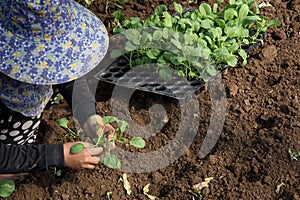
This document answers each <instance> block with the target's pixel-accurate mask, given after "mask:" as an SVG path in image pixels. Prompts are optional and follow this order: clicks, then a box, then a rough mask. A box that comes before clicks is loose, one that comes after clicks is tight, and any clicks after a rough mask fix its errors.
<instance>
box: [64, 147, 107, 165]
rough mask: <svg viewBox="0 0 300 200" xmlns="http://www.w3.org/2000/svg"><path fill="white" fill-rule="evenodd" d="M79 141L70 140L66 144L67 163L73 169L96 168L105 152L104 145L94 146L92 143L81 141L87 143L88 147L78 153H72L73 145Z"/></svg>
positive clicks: (65, 155) (65, 156)
mask: <svg viewBox="0 0 300 200" xmlns="http://www.w3.org/2000/svg"><path fill="white" fill-rule="evenodd" d="M76 143H78V142H68V143H65V144H64V158H65V165H66V166H67V167H70V168H72V169H94V168H95V166H96V165H97V164H98V163H99V162H100V156H99V155H100V154H101V153H102V152H103V149H102V147H97V148H95V147H92V144H89V143H85V142H79V143H82V144H84V145H85V147H86V148H84V149H83V151H81V152H79V153H77V154H71V153H70V149H71V147H72V145H74V144H76Z"/></svg>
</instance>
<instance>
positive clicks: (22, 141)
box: [17, 140, 25, 144]
mask: <svg viewBox="0 0 300 200" xmlns="http://www.w3.org/2000/svg"><path fill="white" fill-rule="evenodd" d="M24 142H25V140H20V141H19V142H18V143H17V144H23V143H24Z"/></svg>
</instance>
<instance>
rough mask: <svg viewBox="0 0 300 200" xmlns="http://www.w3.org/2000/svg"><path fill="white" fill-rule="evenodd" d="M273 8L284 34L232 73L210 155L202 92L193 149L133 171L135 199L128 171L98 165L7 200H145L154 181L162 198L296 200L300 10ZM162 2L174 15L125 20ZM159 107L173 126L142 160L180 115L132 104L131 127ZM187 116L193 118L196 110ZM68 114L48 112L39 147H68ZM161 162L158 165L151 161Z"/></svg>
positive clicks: (147, 0) (28, 184) (28, 182)
mask: <svg viewBox="0 0 300 200" xmlns="http://www.w3.org/2000/svg"><path fill="white" fill-rule="evenodd" d="M176 2H181V3H182V4H183V5H184V6H186V7H196V6H197V5H196V4H192V3H191V4H189V3H187V2H188V1H179V0H176ZM209 2H214V1H209ZM266 2H267V1H266ZM270 2H271V4H272V5H273V6H274V7H265V8H262V11H263V12H262V13H263V14H264V15H266V16H268V17H269V18H272V19H278V20H280V22H281V26H280V27H276V28H270V29H269V30H268V31H267V35H268V37H267V39H266V41H265V43H264V45H263V46H262V47H258V48H256V49H255V50H254V51H253V52H252V53H251V54H250V58H249V62H248V64H247V65H246V66H245V67H236V68H232V69H229V70H227V71H225V72H224V73H223V74H222V76H223V81H224V86H225V89H226V94H227V99H226V100H227V109H226V119H225V124H224V128H223V131H222V134H221V136H220V139H219V141H218V143H217V144H216V146H215V147H214V148H213V150H212V151H211V152H210V154H209V155H208V156H206V157H205V158H203V159H200V158H199V157H198V152H199V150H200V148H201V145H202V142H203V139H204V137H205V135H206V131H207V129H208V126H209V123H210V116H211V112H212V111H211V108H210V107H211V102H210V93H209V92H208V91H204V92H202V93H201V94H200V95H199V97H198V102H199V107H200V108H201V112H200V123H199V128H198V132H197V135H196V137H195V139H194V140H193V142H192V144H191V145H190V146H189V148H188V149H187V150H186V151H185V152H184V154H183V155H182V156H181V157H179V158H178V159H177V160H175V161H174V162H172V163H171V164H169V165H168V166H166V167H164V168H161V169H158V170H155V171H152V172H144V173H127V175H128V181H129V182H130V184H131V188H132V194H131V195H130V196H129V195H127V194H126V191H125V189H124V188H123V183H122V182H120V181H119V180H120V177H121V176H122V174H123V172H122V171H117V170H112V169H109V168H107V167H104V166H103V165H100V166H99V167H98V168H97V169H96V170H93V171H91V170H83V171H75V170H70V169H63V171H62V176H61V177H57V176H55V175H54V174H53V172H50V171H49V172H42V173H36V174H32V175H29V176H28V177H27V178H26V179H25V180H24V182H22V183H19V184H18V185H17V187H16V191H15V192H14V193H13V195H12V196H11V197H9V198H7V199H40V200H46V199H49V200H50V199H62V200H68V199H80V200H81V199H101V200H104V199H108V198H107V192H112V199H115V200H116V199H145V200H146V199H148V198H147V197H146V196H145V195H144V194H143V187H144V186H145V185H146V184H148V183H150V184H151V185H150V191H149V193H150V194H152V195H155V196H157V197H158V199H178V200H181V199H191V200H192V199H216V200H217V199H218V200H219V199H230V200H232V199H245V200H249V199H264V200H269V199H276V200H277V199H278V200H279V199H280V200H299V199H300V161H299V159H298V160H293V161H291V159H290V157H289V154H288V149H289V148H290V149H300V114H299V113H300V112H299V111H300V104H299V101H300V99H299V98H300V28H299V24H300V16H299V10H300V2H299V1H295V0H290V1H286V0H275V1H270ZM161 3H164V4H166V5H168V7H169V8H170V10H171V11H172V5H173V1H171V0H161V1H157V0H144V1H140V0H136V1H129V2H128V3H125V4H122V6H123V12H124V13H125V15H126V17H132V16H140V17H143V18H144V17H146V16H148V15H150V14H151V13H152V12H153V8H154V7H155V6H157V5H158V4H161ZM90 9H91V10H92V11H93V12H95V13H96V14H97V15H98V16H99V17H100V18H101V19H102V20H103V21H104V23H105V24H106V25H107V27H108V29H109V30H110V25H111V22H112V18H111V17H110V16H111V13H112V12H113V11H114V10H116V9H117V8H116V7H114V6H111V7H110V8H109V9H108V13H105V11H104V10H105V9H104V3H103V1H101V0H95V2H94V3H93V4H92V5H91V7H90ZM100 86H101V87H100V88H98V89H99V91H100V92H99V96H98V100H99V103H98V109H99V111H100V113H101V114H103V115H111V114H112V111H111V105H112V103H114V105H117V106H118V102H116V101H114V100H112V99H111V98H110V96H111V91H112V87H110V86H108V85H106V84H103V85H101V84H100ZM153 102H154V103H159V104H161V105H163V106H164V108H165V109H166V111H167V115H168V122H167V123H166V124H165V126H164V128H163V129H162V130H161V131H159V133H157V134H156V135H155V137H150V138H148V139H147V147H146V149H144V150H142V151H143V152H150V151H153V150H157V149H159V148H161V147H162V146H164V145H166V144H167V143H168V141H170V140H171V139H172V138H173V137H174V135H175V134H176V131H177V130H178V127H179V125H180V119H181V116H180V109H179V108H178V106H177V104H176V102H171V101H170V100H169V99H165V100H162V99H160V100H159V101H158V97H157V96H155V95H149V94H140V93H137V94H135V96H134V98H133V99H132V100H131V102H130V106H129V107H130V115H131V117H132V118H133V119H134V120H135V121H134V122H136V123H137V124H139V125H145V124H148V123H149V122H150V116H149V110H148V107H149V106H151V105H152V104H153ZM188 107H189V106H188ZM188 110H189V112H194V110H193V107H189V109H188ZM70 116H71V112H70V109H69V108H68V107H67V104H66V103H65V102H64V103H63V104H59V105H54V107H53V108H52V109H51V110H48V111H45V114H44V117H43V124H42V126H41V133H43V134H41V137H40V138H41V139H40V140H41V142H47V143H60V142H62V141H65V139H64V138H63V136H64V135H65V134H66V132H65V130H63V129H62V128H60V127H59V126H58V125H57V123H56V120H57V119H59V118H61V117H70ZM154 119H155V118H154ZM136 131H137V132H140V131H141V130H138V129H137V130H136ZM123 147H124V146H123ZM155 159H156V158H155V157H153V162H154V161H155ZM131 162H134V160H131ZM208 177H213V180H211V182H210V183H209V187H206V188H204V189H202V190H201V191H200V193H199V194H198V195H197V194H195V193H194V194H193V193H192V192H191V191H192V187H193V185H195V184H198V183H201V182H203V181H204V179H205V178H208Z"/></svg>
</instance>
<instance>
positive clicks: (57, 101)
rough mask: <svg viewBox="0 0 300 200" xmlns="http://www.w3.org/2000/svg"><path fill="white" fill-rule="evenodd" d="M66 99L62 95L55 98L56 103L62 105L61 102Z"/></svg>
mask: <svg viewBox="0 0 300 200" xmlns="http://www.w3.org/2000/svg"><path fill="white" fill-rule="evenodd" d="M63 99H64V97H63V96H62V95H61V94H57V95H56V97H55V98H54V103H56V104H60V102H61V101H62V100H63Z"/></svg>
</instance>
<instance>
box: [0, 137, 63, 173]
mask: <svg viewBox="0 0 300 200" xmlns="http://www.w3.org/2000/svg"><path fill="white" fill-rule="evenodd" d="M52 166H53V167H57V168H62V167H64V166H65V165H64V152H63V144H49V145H47V144H36V145H34V144H28V145H6V144H2V143H0V174H16V173H30V172H38V171H46V170H48V168H49V167H52Z"/></svg>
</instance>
